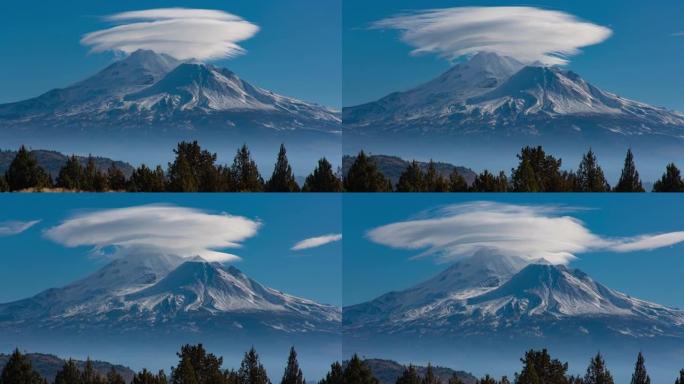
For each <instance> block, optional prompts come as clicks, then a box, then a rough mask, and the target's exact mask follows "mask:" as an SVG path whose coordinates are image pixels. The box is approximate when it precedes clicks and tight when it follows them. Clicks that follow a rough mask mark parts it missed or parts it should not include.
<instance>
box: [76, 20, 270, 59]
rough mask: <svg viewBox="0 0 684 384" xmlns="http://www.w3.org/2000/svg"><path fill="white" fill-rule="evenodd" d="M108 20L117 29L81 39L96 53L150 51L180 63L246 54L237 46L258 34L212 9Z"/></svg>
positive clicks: (246, 23)
mask: <svg viewBox="0 0 684 384" xmlns="http://www.w3.org/2000/svg"><path fill="white" fill-rule="evenodd" d="M107 20H108V21H111V22H114V23H117V24H118V25H116V26H114V27H111V28H108V29H103V30H99V31H95V32H91V33H88V34H86V35H85V36H83V38H82V39H81V43H82V44H83V45H86V46H89V47H91V50H92V51H93V52H103V51H117V52H124V53H131V52H134V51H136V50H138V49H150V50H153V51H155V52H157V53H165V54H168V55H170V56H173V57H175V58H177V59H179V60H186V59H197V60H211V59H218V58H229V57H234V56H238V55H242V54H244V53H245V50H244V49H243V48H242V47H240V46H239V45H238V44H237V43H239V42H241V41H244V40H247V39H249V38H251V37H252V36H254V35H255V34H256V33H257V32H258V31H259V27H258V26H257V25H255V24H252V23H250V22H249V21H246V20H244V19H242V18H241V17H239V16H236V15H233V14H230V13H227V12H223V11H218V10H210V9H188V8H160V9H148V10H140V11H131V12H123V13H118V14H115V15H112V16H109V17H108V18H107Z"/></svg>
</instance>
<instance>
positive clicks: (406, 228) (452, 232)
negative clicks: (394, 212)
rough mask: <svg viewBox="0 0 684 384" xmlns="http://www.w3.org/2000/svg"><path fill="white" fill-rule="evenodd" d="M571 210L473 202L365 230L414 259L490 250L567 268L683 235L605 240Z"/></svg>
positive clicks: (681, 238)
mask: <svg viewBox="0 0 684 384" xmlns="http://www.w3.org/2000/svg"><path fill="white" fill-rule="evenodd" d="M572 211H574V209H573V208H568V207H559V206H525V205H511V204H499V203H492V202H475V203H468V204H460V205H452V206H447V207H445V208H441V209H438V210H435V211H432V212H430V213H429V214H427V216H426V217H421V218H415V219H411V220H407V221H402V222H397V223H392V224H388V225H384V226H381V227H378V228H375V229H372V230H370V231H369V232H368V237H369V238H370V239H371V240H372V241H374V242H376V243H379V244H383V245H386V246H389V247H393V248H398V249H407V250H423V251H422V252H421V253H420V254H419V255H418V256H417V257H426V256H433V257H436V258H437V259H438V260H439V261H443V262H448V261H452V260H454V259H458V258H462V257H468V256H472V255H474V254H475V253H477V252H478V251H482V250H490V251H492V252H495V253H497V254H501V255H504V256H517V257H522V258H524V259H527V260H529V261H534V260H539V259H545V260H547V261H549V262H550V263H553V264H567V263H568V262H570V261H571V260H572V259H574V258H575V257H576V255H577V254H581V253H586V252H590V251H607V252H633V251H641V250H652V249H657V248H662V247H667V246H671V245H674V244H677V243H680V242H684V232H670V233H663V234H655V235H641V236H635V237H622V238H609V237H603V236H601V235H598V234H595V233H592V232H591V231H590V230H589V229H588V228H587V227H586V226H585V224H584V223H583V222H582V221H580V220H578V219H576V218H574V217H571V216H569V215H568V213H569V212H572Z"/></svg>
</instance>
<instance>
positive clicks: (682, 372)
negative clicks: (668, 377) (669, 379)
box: [675, 369, 684, 384]
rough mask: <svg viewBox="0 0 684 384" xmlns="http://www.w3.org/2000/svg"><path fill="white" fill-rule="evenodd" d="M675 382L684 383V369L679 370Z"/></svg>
mask: <svg viewBox="0 0 684 384" xmlns="http://www.w3.org/2000/svg"><path fill="white" fill-rule="evenodd" d="M675 384H684V369H682V370H680V371H679V377H678V378H677V379H676V380H675Z"/></svg>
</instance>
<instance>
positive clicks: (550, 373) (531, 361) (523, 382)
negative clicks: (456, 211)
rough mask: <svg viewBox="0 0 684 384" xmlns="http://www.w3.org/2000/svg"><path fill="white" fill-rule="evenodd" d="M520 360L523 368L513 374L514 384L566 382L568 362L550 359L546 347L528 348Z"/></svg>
mask: <svg viewBox="0 0 684 384" xmlns="http://www.w3.org/2000/svg"><path fill="white" fill-rule="evenodd" d="M520 361H521V362H522V363H523V369H522V371H521V373H520V374H517V373H516V375H515V383H516V384H543V383H554V384H568V377H567V376H566V373H567V371H568V364H567V363H561V362H560V361H559V360H557V359H552V358H551V356H550V355H549V353H548V351H547V350H546V349H543V350H541V351H534V350H529V351H528V352H526V353H525V357H524V358H522V359H520Z"/></svg>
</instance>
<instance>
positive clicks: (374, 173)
mask: <svg viewBox="0 0 684 384" xmlns="http://www.w3.org/2000/svg"><path fill="white" fill-rule="evenodd" d="M344 189H345V191H347V192H390V191H392V185H391V182H390V181H389V180H388V179H387V178H385V176H384V175H383V174H382V173H380V171H379V170H378V167H377V166H376V164H375V162H374V161H373V160H372V159H371V158H370V157H368V156H366V154H365V153H364V152H363V151H361V152H359V154H358V156H356V159H355V160H354V163H352V165H351V167H350V168H349V171H347V174H346V176H345V177H344Z"/></svg>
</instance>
